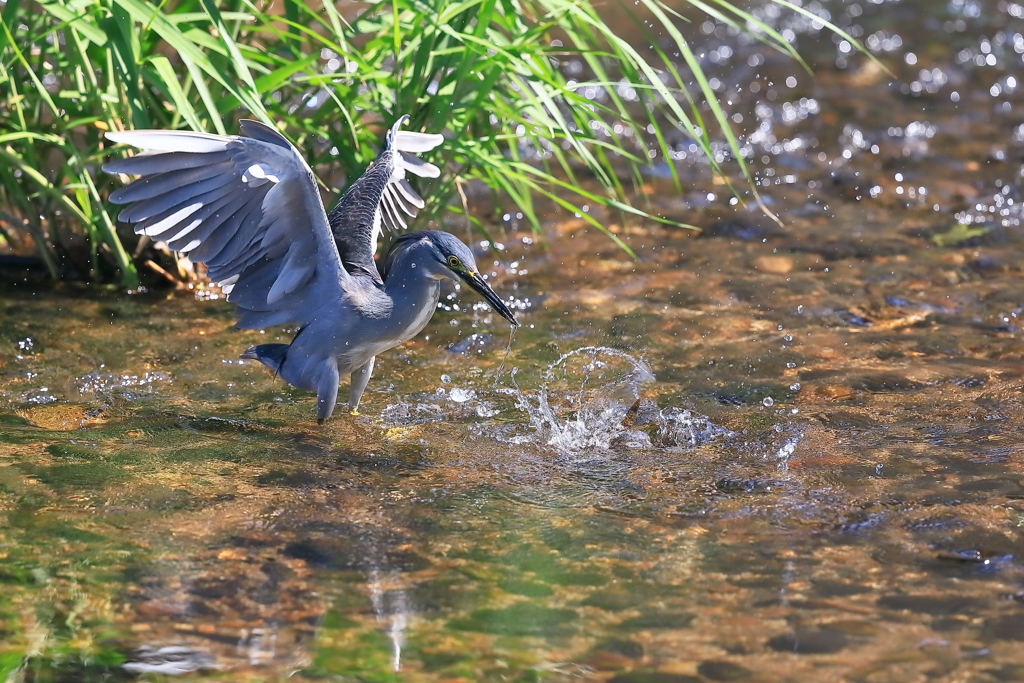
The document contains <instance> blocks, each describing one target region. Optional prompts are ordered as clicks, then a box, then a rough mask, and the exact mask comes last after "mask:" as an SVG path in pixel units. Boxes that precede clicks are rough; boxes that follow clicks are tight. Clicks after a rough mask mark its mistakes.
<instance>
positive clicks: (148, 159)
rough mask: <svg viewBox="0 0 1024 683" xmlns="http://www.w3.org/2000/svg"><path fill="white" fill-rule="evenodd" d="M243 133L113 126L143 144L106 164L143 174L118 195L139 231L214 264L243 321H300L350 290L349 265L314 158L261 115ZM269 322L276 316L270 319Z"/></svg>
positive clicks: (124, 214) (128, 140) (113, 136)
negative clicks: (347, 286)
mask: <svg viewBox="0 0 1024 683" xmlns="http://www.w3.org/2000/svg"><path fill="white" fill-rule="evenodd" d="M241 129H242V136H234V135H232V136H224V135H210V134H207V133H192V132H186V131H158V130H139V131H124V132H111V133H107V137H108V138H109V139H110V140H113V141H114V142H122V143H125V144H128V145H132V146H133V147H137V148H140V149H143V150H145V152H143V153H142V154H139V155H137V156H133V157H129V158H126V159H118V160H116V161H111V162H110V163H108V164H106V165H105V166H104V167H103V169H104V170H105V171H107V172H109V173H127V174H131V175H139V176H142V177H141V178H139V179H138V180H135V181H134V182H132V183H130V184H128V185H125V186H124V187H122V188H120V189H118V190H117V191H115V192H113V193H112V194H111V195H110V201H112V202H114V203H116V204H128V206H127V207H126V208H125V209H124V210H123V211H121V213H120V215H119V216H118V218H119V219H120V220H122V221H125V222H128V223H133V224H134V227H135V232H136V233H139V234H146V235H149V236H151V237H152V238H153V239H154V240H158V241H163V242H166V243H167V245H168V247H169V248H171V249H173V250H175V251H180V252H183V253H187V254H188V256H189V258H191V259H192V260H193V261H196V262H199V263H206V265H207V268H208V271H209V275H210V279H212V280H215V281H219V282H220V283H221V285H222V286H223V288H224V291H225V292H227V293H228V300H229V301H232V302H234V303H236V304H237V305H238V307H239V309H242V310H240V311H239V313H240V318H241V319H240V320H239V326H240V327H246V328H252V327H258V326H261V325H262V324H283V323H289V322H296V323H298V324H300V325H306V324H308V323H309V322H311V321H312V319H313V317H314V316H315V314H316V310H317V309H318V308H319V307H320V305H321V304H322V303H324V302H325V301H329V300H330V299H331V298H332V297H333V298H334V299H335V300H336V299H337V298H339V297H341V296H342V295H343V294H344V288H345V283H346V282H348V280H349V274H348V273H347V272H346V271H345V269H344V267H343V266H342V262H341V258H340V256H339V254H338V249H337V247H336V245H335V242H334V238H333V237H332V235H331V230H330V226H329V225H328V222H327V214H326V212H325V211H324V207H323V203H322V202H321V200H320V193H319V191H318V190H317V186H316V180H315V179H314V177H313V172H312V171H311V170H310V168H309V166H308V165H307V164H306V162H305V161H304V160H303V159H302V157H301V156H300V155H299V153H298V151H297V150H296V149H295V148H294V147H293V146H292V145H291V143H290V142H288V140H287V139H286V138H284V137H283V136H282V135H280V134H279V133H278V132H277V131H275V130H274V129H273V128H270V127H268V126H265V125H263V124H262V123H258V122H256V121H242V122H241ZM268 321H269V322H268Z"/></svg>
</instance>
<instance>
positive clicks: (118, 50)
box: [0, 0, 857, 287]
mask: <svg viewBox="0 0 1024 683" xmlns="http://www.w3.org/2000/svg"><path fill="white" fill-rule="evenodd" d="M638 4H639V5H640V7H641V8H642V10H643V11H644V13H645V14H646V16H647V17H648V19H647V21H646V22H645V21H641V20H640V19H634V21H635V24H636V25H635V27H634V32H635V33H638V34H639V35H643V36H644V37H645V40H644V41H643V42H644V43H646V44H647V46H645V48H644V49H643V50H641V49H640V48H638V46H636V45H634V44H632V43H631V42H630V41H629V40H627V39H625V38H624V37H623V36H622V35H621V32H617V31H616V30H615V29H614V28H613V27H612V26H610V25H609V24H608V23H607V22H606V21H605V20H604V19H602V17H601V16H600V14H599V13H598V11H597V10H596V9H595V7H594V5H593V4H591V2H590V1H589V0H393V1H389V2H383V1H381V0H369V1H368V2H363V3H359V4H356V5H347V6H346V8H347V9H346V12H345V13H344V14H343V13H342V12H341V11H339V9H338V8H337V6H336V5H335V4H333V3H331V2H320V0H313V2H310V3H305V2H297V1H296V0H284V2H283V5H282V4H281V3H280V2H271V3H262V2H261V3H254V2H252V1H251V0H224V1H222V2H217V0H182V1H180V2H166V1H165V2H163V3H161V4H160V5H155V4H153V3H151V2H149V1H148V0H47V1H44V2H36V1H34V0H32V1H30V0H7V1H6V3H3V4H0V22H2V32H0V160H2V161H3V163H2V164H0V206H2V208H0V237H4V238H6V239H7V240H8V241H10V242H16V241H21V242H22V243H27V242H28V241H33V242H34V243H35V245H36V246H37V248H38V251H39V254H40V256H41V257H42V258H43V260H44V262H45V263H46V265H47V268H48V269H49V270H50V272H51V274H53V275H54V276H59V275H61V274H64V273H67V272H69V269H68V268H67V264H68V262H70V261H73V260H74V259H73V258H71V256H72V255H73V253H74V252H75V251H76V248H77V253H79V254H82V253H85V254H86V257H84V261H85V262H86V265H85V266H84V269H85V270H87V271H88V272H87V273H86V274H87V275H88V276H90V277H92V278H102V277H106V276H109V273H110V272H111V271H114V270H116V271H117V272H118V273H119V274H120V281H121V284H122V285H124V286H127V287H132V286H135V285H136V284H137V282H138V274H137V272H136V269H135V265H134V263H133V259H132V257H131V256H130V255H129V253H128V252H127V251H126V249H125V247H124V246H123V244H122V241H121V239H120V238H119V235H118V232H117V230H116V222H115V219H114V216H113V214H112V213H111V212H110V211H109V210H108V208H107V207H106V206H105V204H104V201H103V197H104V196H105V193H106V192H107V191H108V189H109V187H110V183H111V180H110V179H108V178H105V177H103V176H102V175H97V174H96V169H97V167H98V165H99V163H100V162H101V161H102V160H103V158H104V157H105V156H107V155H108V154H109V153H110V150H109V148H108V147H107V146H106V144H105V143H104V140H103V138H102V133H103V131H105V130H110V129H118V128H150V127H152V128H181V127H187V128H191V129H194V130H204V131H212V132H218V133H230V132H233V131H234V130H235V127H236V126H235V121H236V119H237V118H240V117H243V116H249V117H254V118H258V119H260V120H262V121H264V122H265V123H269V124H271V125H274V126H277V127H278V128H279V129H280V130H282V131H283V132H285V133H286V134H287V135H288V136H289V137H290V138H291V139H292V140H293V141H294V142H295V143H296V145H297V146H298V147H299V149H301V150H303V152H304V153H305V154H306V155H307V159H308V161H309V162H310V164H311V165H312V166H315V167H319V168H320V169H322V170H327V172H328V174H327V175H328V177H330V178H334V179H338V180H337V184H339V185H340V184H343V183H344V182H349V181H351V180H353V179H354V178H355V177H357V175H358V174H359V173H360V172H361V171H362V170H363V168H365V166H366V164H367V163H368V162H369V161H370V160H371V159H372V158H373V157H374V156H375V154H376V152H377V149H378V146H379V144H380V142H379V140H380V134H381V130H382V125H385V124H388V123H390V122H391V121H392V120H394V118H395V117H397V116H398V115H400V114H403V113H409V114H411V115H412V122H411V127H412V128H413V129H417V130H426V131H431V132H438V131H442V132H446V136H447V137H448V140H447V142H446V144H445V145H443V146H442V147H441V148H440V149H439V150H437V151H435V152H434V159H433V161H434V162H435V163H437V164H438V165H439V166H441V167H442V168H443V174H442V176H441V178H440V179H439V180H438V181H437V183H436V185H435V186H433V187H432V188H430V191H429V205H428V209H429V211H428V216H430V215H437V214H438V213H439V212H441V211H453V212H455V213H461V214H463V215H464V216H465V218H466V219H467V220H468V221H469V222H470V223H472V224H473V225H475V226H476V227H477V228H478V229H479V230H480V232H481V234H483V235H485V236H486V235H487V234H488V232H487V228H486V226H485V224H484V222H483V221H481V220H480V218H479V217H478V216H477V215H475V214H474V212H473V207H471V206H470V204H469V202H468V201H467V192H466V189H467V187H468V186H469V185H470V184H471V183H474V182H475V181H478V182H480V183H483V185H484V186H485V187H487V188H489V189H490V191H491V192H492V193H493V194H494V196H495V197H497V198H498V204H499V205H500V203H501V202H503V201H504V200H505V198H507V201H509V202H511V203H512V204H513V205H514V206H515V207H516V210H517V211H518V212H521V213H522V214H523V216H524V219H525V220H526V221H527V222H528V223H529V224H530V225H532V226H533V228H534V229H535V230H538V229H539V225H540V221H539V218H538V215H537V212H536V210H535V204H534V201H535V199H536V198H537V197H543V198H546V199H547V200H549V201H550V202H552V203H554V204H556V205H558V206H561V207H563V208H564V209H567V210H569V211H572V212H574V213H576V214H578V215H579V216H580V217H581V218H583V219H584V220H586V221H588V222H589V223H590V224H592V225H593V226H594V227H595V228H597V229H599V230H603V231H605V232H606V233H607V234H608V236H609V237H610V238H611V239H612V240H613V241H615V242H616V243H617V244H618V245H619V246H620V247H622V248H623V249H624V250H626V251H627V252H628V251H629V248H628V247H627V246H626V245H625V244H624V243H623V242H622V241H621V240H619V238H618V237H617V236H616V235H615V234H613V233H612V232H611V231H609V230H608V229H607V227H606V226H605V225H603V224H602V223H601V222H599V221H598V220H597V219H596V218H594V217H593V216H592V215H591V214H590V213H589V212H588V211H586V210H584V208H583V206H584V205H594V206H602V207H605V208H607V209H609V210H611V211H612V213H613V214H615V213H621V214H626V215H633V216H636V217H638V218H641V219H649V220H656V221H663V222H667V221H665V219H663V218H660V217H657V216H654V215H651V214H650V213H648V212H647V211H646V210H645V209H644V208H643V207H641V206H637V205H634V204H632V203H631V202H630V196H631V194H632V193H631V192H630V186H631V185H636V184H639V183H640V182H641V171H642V169H643V168H644V167H645V166H647V165H649V164H650V163H651V159H652V158H656V157H660V158H662V159H670V158H671V154H670V153H671V147H670V144H669V142H668V141H667V139H666V131H669V130H671V129H678V131H681V132H682V134H684V135H686V136H688V137H692V138H693V140H694V142H696V143H697V144H698V145H699V146H700V148H701V149H702V150H703V152H704V154H705V155H706V156H707V157H708V159H709V160H710V163H711V165H712V167H713V168H714V169H715V171H717V172H719V173H721V172H722V169H721V168H720V167H719V164H718V162H716V161H715V155H714V154H713V153H712V149H711V140H712V138H713V136H714V137H720V138H722V139H724V140H725V142H726V144H727V146H728V148H729V150H730V151H731V160H732V162H733V163H734V164H736V166H737V168H738V170H739V173H740V174H741V175H742V176H743V177H745V178H746V180H747V182H748V183H749V187H750V189H751V191H752V192H753V194H754V196H755V198H756V185H755V184H754V183H753V182H752V181H751V175H750V173H749V171H748V169H747V167H746V163H745V161H744V158H743V155H742V154H741V153H740V143H739V141H738V140H737V138H736V135H735V134H734V132H733V130H732V127H731V126H730V122H729V119H728V118H727V114H726V112H725V111H724V110H723V109H722V107H721V105H720V104H719V102H718V98H717V96H716V94H715V93H714V91H713V90H712V87H711V85H710V84H709V80H708V78H707V77H706V75H705V73H704V72H703V70H702V68H701V64H700V60H699V58H698V56H697V55H695V54H694V52H693V50H692V49H691V47H690V43H689V42H688V41H687V40H686V38H685V37H684V35H683V33H682V32H681V31H680V30H679V28H678V26H677V24H680V23H681V22H682V17H681V16H680V15H679V14H678V12H677V11H676V10H675V9H673V8H672V7H670V6H669V5H667V4H665V3H664V2H662V0H638ZM686 4H688V5H689V6H690V7H691V8H692V9H694V10H697V11H698V12H701V13H703V14H705V15H707V16H708V17H710V18H711V19H713V20H714V21H717V22H722V23H725V24H728V25H730V26H732V27H734V28H738V29H740V30H743V31H747V32H751V33H753V34H754V35H756V36H757V37H758V38H759V39H760V40H762V41H764V42H765V43H767V44H769V45H770V46H772V47H773V48H775V49H777V50H779V51H781V52H783V53H785V54H788V55H790V56H791V57H793V58H794V59H795V60H797V61H798V62H799V56H798V55H797V54H796V53H795V51H794V50H793V48H792V46H791V45H790V44H789V43H788V42H786V40H784V39H783V38H782V36H781V35H779V34H778V33H776V32H775V31H774V30H773V29H772V28H771V27H769V26H768V25H766V24H764V23H763V22H760V21H759V20H757V19H756V18H755V17H754V16H753V15H751V14H748V13H747V12H745V11H743V10H742V9H740V8H739V7H737V6H735V5H732V4H730V3H728V2H726V1H725V0H707V1H704V0H687V3H686ZM777 4H779V5H783V6H785V7H787V8H788V9H789V10H790V11H792V12H797V13H804V14H809V12H808V10H806V9H804V8H802V7H800V6H798V5H795V4H792V3H789V2H786V1H785V0H778V2H777ZM630 9H631V10H634V9H635V8H630ZM627 16H630V17H635V16H636V12H635V11H631V12H628V13H627ZM828 28H830V29H831V30H833V31H835V32H837V33H840V34H841V33H842V32H841V31H840V29H838V28H837V27H835V26H831V25H828ZM655 34H659V35H661V36H662V39H661V40H660V42H659V39H656V37H655ZM843 35H844V37H845V38H846V39H848V40H850V41H851V43H853V44H855V45H856V44H857V43H856V41H854V40H853V38H852V37H850V36H847V35H845V34H843ZM666 37H667V42H666ZM666 49H668V50H671V51H672V52H674V53H675V54H674V55H673V57H674V58H675V59H676V60H678V62H679V64H678V66H677V64H676V62H675V61H673V59H672V58H670V57H669V55H668V54H666ZM568 59H572V60H575V61H577V62H578V63H580V64H581V65H584V66H585V68H584V70H583V73H584V76H583V77H581V81H580V82H576V81H574V80H572V79H571V78H570V77H569V75H567V74H566V73H565V72H564V70H563V69H562V64H564V63H566V61H567V60H568ZM595 88H596V89H597V90H598V91H599V92H601V93H603V96H602V97H600V98H594V97H591V98H588V97H586V96H585V94H586V93H587V92H588V91H590V90H591V89H595ZM668 168H669V169H670V171H671V174H672V177H673V180H674V182H675V183H676V184H677V186H678V185H679V182H680V181H679V177H678V175H677V174H676V168H675V164H673V163H671V162H670V163H668ZM722 177H725V174H724V173H722ZM342 179H344V180H342ZM330 189H332V190H340V189H342V188H341V187H332V188H330ZM686 227H689V226H686ZM82 260H83V258H81V257H80V258H79V261H82ZM80 270H82V268H80Z"/></svg>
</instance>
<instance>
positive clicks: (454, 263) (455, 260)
mask: <svg viewBox="0 0 1024 683" xmlns="http://www.w3.org/2000/svg"><path fill="white" fill-rule="evenodd" d="M448 265H449V266H450V267H451V268H453V269H454V268H458V267H459V266H461V265H462V261H460V260H459V257H458V256H449V257H448Z"/></svg>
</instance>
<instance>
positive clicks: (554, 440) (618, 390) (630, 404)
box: [501, 346, 654, 455]
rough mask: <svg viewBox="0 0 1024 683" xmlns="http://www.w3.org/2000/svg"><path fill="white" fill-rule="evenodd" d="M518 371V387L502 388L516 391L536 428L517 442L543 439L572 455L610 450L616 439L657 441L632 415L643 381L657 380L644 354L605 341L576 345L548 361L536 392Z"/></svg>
mask: <svg viewBox="0 0 1024 683" xmlns="http://www.w3.org/2000/svg"><path fill="white" fill-rule="evenodd" d="M515 375H516V371H515V370H513V373H512V383H513V388H506V389H503V390H501V391H502V392H503V393H507V394H509V395H511V396H514V397H515V399H516V407H517V408H518V409H519V410H520V411H522V412H524V413H525V414H526V415H527V417H528V418H529V420H530V426H531V427H532V428H533V434H529V435H525V436H519V437H515V438H514V439H513V441H514V442H517V443H524V442H528V441H533V442H536V441H538V440H539V441H541V442H542V443H544V444H545V445H548V446H552V447H554V448H555V449H556V450H557V451H559V452H560V453H563V454H566V455H571V454H580V453H583V452H586V451H591V450H594V449H600V450H606V449H608V448H609V447H611V446H612V444H613V442H616V441H617V442H619V443H620V444H621V445H623V446H625V447H632V448H644V447H649V446H650V445H651V440H650V436H648V435H647V434H646V433H645V432H643V431H640V430H635V429H633V428H632V427H631V426H630V425H631V421H630V420H629V419H627V418H628V417H629V415H630V413H631V410H634V407H635V406H637V405H638V402H639V401H640V387H641V385H643V384H645V383H647V382H651V381H653V380H654V374H653V373H652V372H651V369H650V367H649V366H648V365H647V363H646V362H644V361H643V360H642V359H638V358H634V357H633V356H631V355H629V354H628V353H625V352H623V351H619V350H618V349H612V348H608V347H604V346H585V347H583V348H579V349H575V350H573V351H570V352H569V353H565V354H562V356H561V357H560V358H559V359H558V360H556V361H555V362H554V363H552V364H551V365H549V366H548V368H547V370H546V371H545V372H544V374H543V384H542V385H541V387H540V388H539V389H538V390H537V392H536V393H535V394H534V395H532V396H531V395H528V394H526V393H525V392H523V391H522V390H521V389H520V388H519V385H518V383H517V382H516V380H515ZM538 437H539V439H538Z"/></svg>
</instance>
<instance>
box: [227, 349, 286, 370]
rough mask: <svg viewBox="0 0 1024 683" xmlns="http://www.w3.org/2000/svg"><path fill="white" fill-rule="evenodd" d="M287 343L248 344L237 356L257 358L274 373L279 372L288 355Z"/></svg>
mask: <svg viewBox="0 0 1024 683" xmlns="http://www.w3.org/2000/svg"><path fill="white" fill-rule="evenodd" d="M289 346H290V345H289V344H260V345H259V346H250V347H249V349H248V350H246V352H245V353H243V354H242V355H241V356H239V358H249V359H251V360H258V361H259V362H261V363H263V364H264V365H266V366H267V367H268V368H270V369H271V370H273V371H274V374H275V375H278V374H280V373H281V365H283V364H284V359H285V356H287V355H288V347H289Z"/></svg>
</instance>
